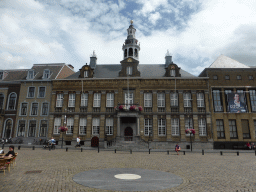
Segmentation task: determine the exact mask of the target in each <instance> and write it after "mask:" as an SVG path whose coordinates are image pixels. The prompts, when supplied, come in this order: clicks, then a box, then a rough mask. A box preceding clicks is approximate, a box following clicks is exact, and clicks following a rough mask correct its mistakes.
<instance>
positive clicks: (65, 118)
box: [61, 115, 67, 149]
mask: <svg viewBox="0 0 256 192" xmlns="http://www.w3.org/2000/svg"><path fill="white" fill-rule="evenodd" d="M66 121H67V115H65V117H64V127H66V124H67V122H66ZM61 134H62V139H61V140H62V141H61V149H62V148H63V135H64V131H61Z"/></svg>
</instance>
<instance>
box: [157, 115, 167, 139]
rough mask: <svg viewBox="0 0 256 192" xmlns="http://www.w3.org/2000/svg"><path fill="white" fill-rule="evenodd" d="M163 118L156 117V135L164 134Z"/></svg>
mask: <svg viewBox="0 0 256 192" xmlns="http://www.w3.org/2000/svg"><path fill="white" fill-rule="evenodd" d="M165 134H166V130H165V119H158V135H159V136H165Z"/></svg>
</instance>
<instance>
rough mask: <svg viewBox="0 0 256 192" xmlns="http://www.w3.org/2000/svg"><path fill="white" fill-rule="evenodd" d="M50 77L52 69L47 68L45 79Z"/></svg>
mask: <svg viewBox="0 0 256 192" xmlns="http://www.w3.org/2000/svg"><path fill="white" fill-rule="evenodd" d="M49 77H50V70H49V69H45V70H44V77H43V78H44V79H48V78H49Z"/></svg>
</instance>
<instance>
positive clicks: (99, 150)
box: [98, 145, 100, 153]
mask: <svg viewBox="0 0 256 192" xmlns="http://www.w3.org/2000/svg"><path fill="white" fill-rule="evenodd" d="M99 152H100V146H99V145H98V153H99Z"/></svg>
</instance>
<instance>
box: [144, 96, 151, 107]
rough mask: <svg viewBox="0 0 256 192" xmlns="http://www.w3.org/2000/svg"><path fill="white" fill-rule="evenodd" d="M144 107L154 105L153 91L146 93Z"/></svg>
mask: <svg viewBox="0 0 256 192" xmlns="http://www.w3.org/2000/svg"><path fill="white" fill-rule="evenodd" d="M144 107H152V93H144Z"/></svg>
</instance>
